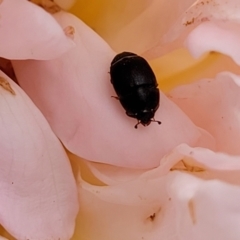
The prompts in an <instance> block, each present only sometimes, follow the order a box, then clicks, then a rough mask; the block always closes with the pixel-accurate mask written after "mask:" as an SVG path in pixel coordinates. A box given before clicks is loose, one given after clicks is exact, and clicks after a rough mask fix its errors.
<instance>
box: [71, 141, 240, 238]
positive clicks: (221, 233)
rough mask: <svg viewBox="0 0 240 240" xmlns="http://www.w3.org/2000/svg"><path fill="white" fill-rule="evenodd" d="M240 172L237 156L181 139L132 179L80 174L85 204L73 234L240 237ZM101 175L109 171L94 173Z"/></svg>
mask: <svg viewBox="0 0 240 240" xmlns="http://www.w3.org/2000/svg"><path fill="white" fill-rule="evenodd" d="M95 167H96V166H95ZM102 168H103V167H102ZM119 171H122V176H124V173H125V169H121V170H119ZM129 171H130V170H127V171H126V176H128V175H129ZM133 173H134V175H135V170H133ZM239 173H240V161H239V157H237V156H230V155H227V154H223V153H215V152H213V151H210V150H209V149H204V148H191V147H189V146H187V145H185V144H183V145H180V146H178V147H177V148H175V149H173V151H172V152H171V153H170V154H168V155H166V156H165V157H164V158H163V159H162V160H161V165H160V166H159V167H158V168H156V169H153V170H150V171H146V172H145V173H142V174H140V175H139V176H137V177H134V178H133V179H129V178H128V179H127V180H126V179H125V180H126V181H123V179H124V178H122V179H121V180H119V181H118V183H117V182H115V183H114V184H110V185H109V186H96V185H91V184H89V183H87V182H86V181H83V180H82V179H80V203H81V206H83V207H82V208H81V210H80V214H79V216H78V221H77V224H78V225H77V230H76V232H75V235H74V237H73V240H75V239H80V240H82V239H84V240H85V239H91V240H95V239H98V240H101V239H103V240H108V239H109V240H110V239H116V240H118V239H119V240H122V239H126V240H135V239H136V240H138V239H148V240H159V239H171V240H179V239H181V240H189V239H197V240H198V239H199V240H200V239H207V240H208V239H209V240H210V239H214V237H217V239H221V240H224V239H231V240H232V239H233V240H235V239H238V238H239V236H240V231H237V230H235V231H234V229H237V226H236V224H238V222H239V216H240V208H239V197H240V180H239ZM103 175H108V177H110V176H111V174H107V171H104V174H97V175H96V176H97V177H99V178H100V180H102V181H104V179H106V176H103ZM135 176H136V175H135ZM102 177H103V178H102ZM113 178H114V181H115V180H116V178H115V177H113ZM219 216H220V217H219ZM109 226H110V227H109ZM122 229H124V231H122ZM220 229H221V230H220ZM228 234H230V235H229V238H228V237H227V236H228Z"/></svg>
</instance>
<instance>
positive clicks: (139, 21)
mask: <svg viewBox="0 0 240 240" xmlns="http://www.w3.org/2000/svg"><path fill="white" fill-rule="evenodd" d="M194 2H195V0H181V1H179V0H162V1H159V0H152V1H150V2H148V4H147V6H146V7H145V9H144V11H143V12H141V13H140V14H139V15H138V16H136V17H135V18H134V19H132V20H131V21H130V22H128V23H127V24H126V25H124V26H123V27H122V28H121V29H120V30H119V29H116V30H117V31H116V32H114V33H112V35H111V39H108V41H109V42H110V44H111V46H113V48H114V50H116V51H123V50H128V51H132V52H136V53H139V54H141V53H144V52H146V51H147V50H149V49H150V48H152V47H154V46H156V45H158V44H159V42H160V39H161V38H162V37H163V36H164V34H166V33H167V32H168V31H169V28H170V27H171V26H172V25H173V24H174V23H175V22H176V21H177V19H178V18H179V17H180V16H181V15H182V14H183V13H184V12H185V11H186V9H187V8H189V7H190V6H191V5H192V4H193V3H194ZM129 3H130V2H129ZM130 4H132V3H130ZM136 4H137V3H136ZM136 36H138V37H139V38H140V41H138V44H136Z"/></svg>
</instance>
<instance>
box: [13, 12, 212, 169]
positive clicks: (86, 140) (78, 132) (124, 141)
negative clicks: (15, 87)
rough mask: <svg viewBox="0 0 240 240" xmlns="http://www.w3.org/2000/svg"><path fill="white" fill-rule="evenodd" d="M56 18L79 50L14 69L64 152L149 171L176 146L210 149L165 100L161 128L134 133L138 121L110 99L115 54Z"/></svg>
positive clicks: (73, 21) (77, 24) (65, 17)
mask: <svg viewBox="0 0 240 240" xmlns="http://www.w3.org/2000/svg"><path fill="white" fill-rule="evenodd" d="M56 18H57V19H58V21H59V22H60V24H61V25H62V26H63V27H65V25H69V24H70V25H72V26H74V28H75V30H76V34H75V42H76V45H77V47H76V48H75V49H73V50H72V51H70V52H68V53H66V54H64V55H63V56H61V58H58V59H56V60H52V61H14V62H13V66H14V69H15V72H16V74H17V77H18V80H19V82H20V84H21V86H22V87H23V88H24V90H25V91H26V92H27V93H28V94H29V96H30V97H31V98H32V99H33V101H34V102H35V104H36V105H37V106H38V107H39V108H40V110H41V111H42V112H43V113H44V115H45V117H46V118H47V120H48V121H49V123H50V125H51V127H52V128H53V130H54V132H55V133H56V134H57V136H58V137H59V138H60V139H61V141H62V142H63V144H64V145H65V146H66V147H67V148H68V150H70V151H71V152H73V153H74V154H76V155H79V156H81V157H83V158H85V159H88V160H92V161H97V162H103V163H109V164H113V165H117V166H123V167H133V168H151V167H155V166H158V164H159V160H160V158H161V157H162V156H163V155H165V154H166V153H168V152H169V151H170V150H171V149H172V148H173V147H175V146H177V145H179V144H180V143H183V142H185V143H188V144H190V145H192V146H208V147H210V148H212V147H213V141H212V138H211V136H209V135H208V134H207V133H206V132H204V131H202V130H201V129H198V128H196V127H195V126H194V125H193V124H192V123H191V121H189V119H188V117H187V116H185V115H184V114H183V113H182V111H181V110H180V109H179V108H177V107H176V105H175V104H173V103H172V102H171V101H169V99H168V98H166V97H165V96H164V95H163V94H162V96H161V104H160V108H159V110H158V111H157V113H156V115H155V118H156V119H157V120H161V121H162V125H160V126H159V125H158V124H156V123H155V124H154V123H152V124H151V125H150V126H149V127H147V128H144V127H139V129H137V130H136V129H134V125H135V124H136V120H135V119H131V118H129V117H127V116H126V114H125V111H124V109H123V108H122V107H121V106H120V103H119V102H118V101H117V100H115V99H113V98H111V96H115V95H116V94H115V93H114V91H113V88H112V86H111V83H110V76H109V73H108V72H109V68H110V62H111V60H112V58H113V56H114V55H115V54H114V52H113V51H112V50H111V49H110V48H109V46H108V45H107V44H106V43H105V42H104V41H103V40H102V39H101V38H99V37H98V36H97V35H96V34H95V33H94V32H93V31H92V30H91V29H89V28H88V27H86V26H85V25H84V24H83V23H82V22H81V21H80V20H78V19H77V18H75V17H73V16H72V15H70V14H67V13H63V12H62V13H59V14H57V15H56ZM176 119H177V122H176ZM146 159H148V160H147V161H146Z"/></svg>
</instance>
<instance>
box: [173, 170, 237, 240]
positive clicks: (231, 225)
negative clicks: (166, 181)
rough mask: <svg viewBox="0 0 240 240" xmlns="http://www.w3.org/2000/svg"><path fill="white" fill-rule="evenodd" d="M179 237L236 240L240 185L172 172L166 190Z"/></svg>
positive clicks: (205, 239)
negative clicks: (173, 176) (204, 179)
mask: <svg viewBox="0 0 240 240" xmlns="http://www.w3.org/2000/svg"><path fill="white" fill-rule="evenodd" d="M168 191H169V194H170V196H171V198H172V201H173V204H174V208H175V211H176V218H175V221H176V222H177V229H178V238H177V239H180V240H189V239H194V240H202V239H204V240H213V239H219V240H226V239H231V240H238V239H239V238H240V229H239V221H240V205H239V201H240V186H239V185H238V186H234V185H230V184H227V183H223V182H221V181H219V180H211V181H202V180H200V179H198V178H195V177H192V176H190V175H187V174H179V173H176V175H175V178H174V179H173V182H172V183H171V184H170V187H169V189H168Z"/></svg>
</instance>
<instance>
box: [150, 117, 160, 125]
mask: <svg viewBox="0 0 240 240" xmlns="http://www.w3.org/2000/svg"><path fill="white" fill-rule="evenodd" d="M151 122H156V123H158V124H159V125H160V124H161V122H160V121H157V120H155V119H154V118H153V119H152V120H151Z"/></svg>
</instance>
